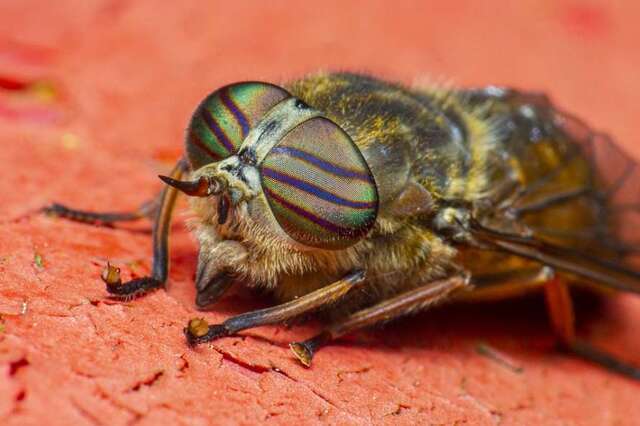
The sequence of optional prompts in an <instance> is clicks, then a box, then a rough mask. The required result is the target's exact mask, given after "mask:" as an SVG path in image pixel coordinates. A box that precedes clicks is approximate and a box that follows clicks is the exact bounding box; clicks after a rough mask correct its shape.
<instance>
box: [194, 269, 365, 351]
mask: <svg viewBox="0 0 640 426" xmlns="http://www.w3.org/2000/svg"><path fill="white" fill-rule="evenodd" d="M364 281H365V276H364V272H363V271H360V270H358V271H354V272H351V273H349V274H348V275H346V276H345V277H344V278H342V279H341V280H339V281H336V282H334V283H333V284H330V285H328V286H325V287H323V288H320V289H318V290H316V291H313V292H311V293H309V294H306V295H304V296H301V297H298V298H297V299H294V300H292V301H290V302H287V303H283V304H281V305H277V306H273V307H271V308H266V309H259V310H257V311H252V312H247V313H245V314H241V315H237V316H235V317H231V318H229V319H228V320H226V321H224V322H223V323H222V324H215V325H208V324H207V323H206V321H204V320H203V319H199V318H194V319H192V320H191V321H189V325H188V326H187V327H185V329H184V334H185V336H186V338H187V341H188V342H189V344H191V345H196V344H200V343H206V342H209V341H212V340H215V339H218V338H220V337H224V336H229V335H231V334H235V333H237V332H239V331H242V330H246V329H248V328H253V327H258V326H261V325H268V324H279V323H282V322H284V321H286V320H288V319H291V318H294V317H297V316H299V315H301V314H305V313H309V312H311V311H313V310H316V309H318V308H322V307H326V306H329V305H331V304H333V303H335V302H337V301H338V300H340V299H342V298H343V297H344V296H345V295H346V294H347V293H349V292H350V291H351V290H352V289H354V287H357V286H359V285H360V284H362V283H363V282H364Z"/></svg>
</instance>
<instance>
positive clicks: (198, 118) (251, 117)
mask: <svg viewBox="0 0 640 426" xmlns="http://www.w3.org/2000/svg"><path fill="white" fill-rule="evenodd" d="M290 96H291V95H290V94H289V93H288V92H287V91H286V90H284V89H283V88H281V87H278V86H275V85H273V84H269V83H260V82H245V83H236V84H231V85H229V86H225V87H223V88H221V89H218V90H216V91H215V92H213V93H212V94H210V95H209V96H207V97H206V98H205V99H204V100H203V101H202V102H201V103H200V105H199V106H198V108H196V110H195V112H194V113H193V115H192V117H191V122H190V123H189V128H188V130H187V138H186V151H187V159H188V161H189V163H190V165H191V167H192V169H193V170H196V169H199V168H200V167H202V166H204V165H206V164H209V163H212V162H216V161H220V160H223V159H225V158H227V157H229V156H231V155H234V154H235V153H236V152H237V151H238V148H239V147H240V145H241V144H242V142H243V141H244V139H245V138H246V136H247V134H248V133H249V130H251V128H253V127H254V126H255V125H256V124H257V123H258V122H259V121H260V119H261V118H262V117H263V116H264V115H265V114H266V113H267V112H268V111H269V110H270V109H271V108H273V107H274V106H275V105H276V104H277V103H279V102H280V101H282V100H283V99H285V98H288V97H290Z"/></svg>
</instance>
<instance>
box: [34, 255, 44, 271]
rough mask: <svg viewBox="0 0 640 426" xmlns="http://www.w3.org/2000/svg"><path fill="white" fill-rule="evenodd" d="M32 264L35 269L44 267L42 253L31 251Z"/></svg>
mask: <svg viewBox="0 0 640 426" xmlns="http://www.w3.org/2000/svg"><path fill="white" fill-rule="evenodd" d="M33 264H34V265H35V266H36V268H37V269H44V259H43V258H42V255H41V254H40V253H38V252H37V251H35V252H34V253H33Z"/></svg>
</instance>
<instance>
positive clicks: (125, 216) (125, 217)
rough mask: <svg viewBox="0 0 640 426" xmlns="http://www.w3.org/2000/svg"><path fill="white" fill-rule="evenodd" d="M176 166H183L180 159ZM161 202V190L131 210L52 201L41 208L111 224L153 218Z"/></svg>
mask: <svg viewBox="0 0 640 426" xmlns="http://www.w3.org/2000/svg"><path fill="white" fill-rule="evenodd" d="M178 166H180V167H185V165H183V164H182V161H181V162H180V163H178ZM161 203H162V192H160V193H159V194H157V195H156V196H155V197H153V198H152V199H151V200H148V201H146V202H144V203H142V204H141V205H140V207H138V208H137V209H135V210H133V211H125V212H90V211H86V210H79V209H74V208H71V207H67V206H65V205H63V204H59V203H53V204H51V205H50V206H46V207H44V208H42V210H41V211H42V212H43V213H44V214H47V215H50V216H57V217H61V218H64V219H69V220H73V221H75V222H83V223H90V224H94V225H111V224H113V223H116V222H132V221H135V220H139V219H143V218H145V217H146V218H149V219H151V220H153V218H154V217H155V215H156V214H157V212H158V210H159V208H160V204H161Z"/></svg>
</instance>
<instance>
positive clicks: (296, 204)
mask: <svg viewBox="0 0 640 426" xmlns="http://www.w3.org/2000/svg"><path fill="white" fill-rule="evenodd" d="M185 139H186V152H185V156H184V158H183V159H181V160H180V161H179V162H178V164H177V165H176V166H175V168H174V169H173V171H172V172H171V174H170V175H169V176H160V178H161V179H162V180H163V181H164V182H165V183H166V186H165V187H164V189H163V190H162V192H161V194H160V195H159V197H158V198H157V199H156V201H155V202H152V203H147V204H145V205H143V206H142V207H141V208H140V209H138V210H137V211H135V212H127V213H106V214H103V213H92V212H83V211H80V210H74V209H70V208H68V207H65V206H62V205H59V204H54V205H53V206H51V207H49V208H48V209H47V211H48V212H49V213H53V214H56V215H59V216H63V217H67V218H71V219H75V220H84V221H93V222H103V223H112V222H117V221H123V220H134V219H139V218H141V217H144V216H149V217H151V218H153V221H154V222H153V223H154V225H153V267H152V273H151V275H150V276H148V277H143V278H137V279H134V280H132V281H129V282H125V283H122V282H121V280H120V277H119V273H118V272H119V271H118V270H117V269H115V268H113V267H111V266H108V267H107V270H105V273H103V280H104V281H105V283H106V284H107V290H108V292H109V293H110V294H111V295H114V296H116V297H124V298H131V297H135V296H139V295H141V294H143V293H146V292H149V291H152V290H155V289H158V288H161V287H163V285H164V283H165V282H166V280H167V271H168V255H167V253H168V229H169V224H170V221H171V216H172V212H173V209H174V204H175V200H176V196H177V195H178V193H183V194H186V195H187V196H188V199H189V203H190V207H191V210H192V211H193V214H194V216H195V220H194V221H193V223H192V229H193V232H194V234H195V236H196V237H197V240H198V242H199V253H198V265H197V271H196V278H195V286H196V289H197V296H196V301H195V303H196V305H197V306H198V307H199V308H201V309H206V308H209V307H210V306H211V305H212V304H214V302H216V301H217V300H218V299H219V298H220V297H221V296H222V295H223V294H224V293H225V291H227V290H228V289H229V288H230V287H231V286H232V285H233V284H234V283H239V282H243V283H246V284H248V285H250V286H253V287H261V288H265V289H268V290H270V291H271V292H272V293H273V294H274V296H275V297H276V299H277V300H278V301H279V302H280V303H281V304H277V305H275V306H273V307H270V308H267V309H262V310H258V311H254V312H247V313H244V314H240V315H238V316H235V317H232V318H229V319H227V320H226V321H224V322H223V323H222V324H216V325H209V324H208V323H207V322H206V321H204V320H203V319H192V320H191V321H190V322H189V323H188V325H187V326H186V327H185V335H186V338H187V341H188V342H189V343H190V344H191V345H196V344H200V343H204V342H208V341H211V340H214V339H218V338H221V337H224V336H228V335H232V334H235V333H237V332H239V331H241V330H245V329H248V328H251V327H257V326H261V325H265V324H278V323H283V322H285V321H288V320H290V319H292V318H294V317H299V316H301V315H305V314H308V313H310V312H313V311H320V310H324V311H326V312H329V313H330V315H328V317H329V318H330V321H329V324H328V325H327V326H326V328H325V330H324V331H323V332H322V333H320V334H318V335H317V336H315V337H312V338H310V339H308V340H305V341H302V342H294V343H292V344H291V349H292V351H293V353H294V354H295V356H296V357H297V358H298V359H299V360H300V361H301V362H302V363H303V364H304V365H307V366H309V365H310V364H311V361H312V358H313V356H314V354H315V353H316V351H317V350H318V349H320V348H321V347H322V346H324V345H326V344H328V343H330V342H331V341H332V340H334V339H337V338H339V337H340V336H343V335H345V334H347V333H350V332H352V331H354V330H357V329H361V328H363V327H366V326H371V325H374V324H378V323H382V322H385V321H388V320H391V319H394V318H397V317H401V316H403V315H407V314H410V313H413V312H417V311H420V310H425V309H427V308H429V307H430V306H433V305H435V304H437V303H440V302H445V301H461V300H472V301H473V300H480V299H488V298H490V299H494V298H506V297H511V296H514V295H519V294H522V293H525V292H528V291H530V290H536V289H544V293H545V295H546V300H547V305H548V311H549V314H550V318H551V323H552V325H553V328H554V330H555V332H556V334H557V336H558V338H559V340H560V342H561V343H562V344H563V345H564V347H565V348H566V349H568V350H570V351H571V352H573V353H576V354H578V355H580V356H582V357H584V358H587V359H589V360H592V361H595V362H597V363H600V364H602V365H604V366H605V367H607V368H609V369H612V370H614V371H617V372H620V373H623V374H626V375H628V376H632V377H635V378H636V379H640V369H638V368H635V367H633V366H631V365H628V364H625V363H623V362H621V361H619V360H617V359H615V358H614V357H613V356H611V355H608V354H606V353H604V352H602V351H600V350H598V349H596V348H594V347H592V346H590V345H589V344H588V343H587V342H585V341H583V340H581V339H580V338H579V337H578V336H576V333H575V328H574V315H573V306H572V300H571V297H570V294H569V288H570V287H571V286H588V287H593V288H600V289H604V290H608V289H611V290H618V291H625V292H633V293H640V273H639V272H637V271H636V270H634V264H633V262H634V259H633V257H634V254H635V247H636V246H635V245H634V243H633V241H632V239H630V238H628V236H626V233H628V231H629V230H632V229H633V224H634V223H637V217H638V214H637V213H638V208H637V205H636V204H634V202H635V199H634V198H633V196H634V195H635V194H634V192H633V191H634V190H637V186H634V185H635V184H634V179H635V177H636V168H635V162H633V161H631V160H629V159H628V158H627V157H626V156H625V155H624V154H623V153H622V152H621V151H620V150H618V149H617V148H615V145H614V144H613V143H611V141H610V140H609V139H608V138H607V137H606V136H605V135H603V134H600V133H598V132H595V131H593V130H591V129H590V128H589V127H587V126H586V125H585V124H583V123H582V122H581V121H580V120H578V119H577V118H575V117H573V116H571V115H569V114H567V113H564V112H562V111H560V110H559V109H557V108H556V107H554V106H553V104H552V103H551V102H550V101H549V99H548V98H547V97H546V96H544V95H541V94H537V93H528V92H522V91H518V90H514V89H508V88H499V87H486V88H479V89H460V90H455V89H446V90H445V89H440V88H408V87H405V86H403V85H400V84H395V83H389V82H386V81H382V80H379V79H376V78H373V77H370V76H365V75H358V74H350V73H319V74H314V75H310V76H307V77H304V78H302V79H299V80H295V81H292V82H290V83H288V84H285V85H284V86H282V87H280V86H276V85H273V84H269V83H263V82H240V83H235V84H231V85H228V86H225V87H222V88H221V89H218V90H216V91H215V92H213V93H212V94H210V95H209V96H207V97H206V98H205V99H204V100H203V101H202V103H201V104H200V105H199V106H198V107H197V108H196V110H195V112H194V113H193V115H192V117H191V121H190V124H189V127H188V129H187V132H186V138H185ZM603 162H609V163H612V164H613V165H612V166H611V167H609V168H607V169H605V168H604V167H602V165H603V164H604V163H603ZM606 170H608V172H607V171H606ZM630 197H631V198H630ZM630 199H631V201H629V200H630ZM634 221H635V222H634ZM623 231H624V232H623Z"/></svg>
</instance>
